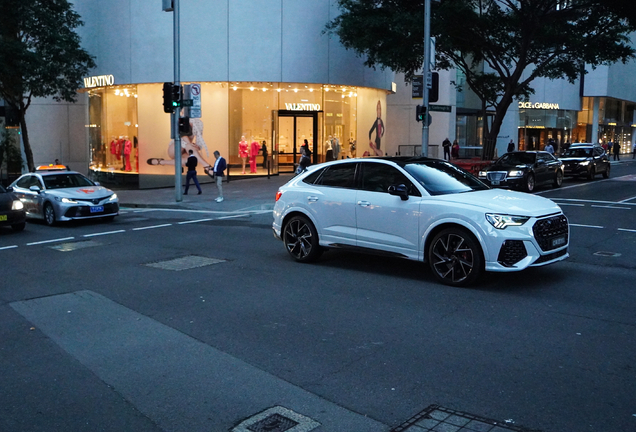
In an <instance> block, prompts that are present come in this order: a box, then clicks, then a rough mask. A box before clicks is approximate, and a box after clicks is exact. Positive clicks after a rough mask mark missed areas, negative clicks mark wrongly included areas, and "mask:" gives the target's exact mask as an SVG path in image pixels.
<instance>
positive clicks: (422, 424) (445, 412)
mask: <svg viewBox="0 0 636 432" xmlns="http://www.w3.org/2000/svg"><path fill="white" fill-rule="evenodd" d="M513 423H514V421H513V420H504V421H498V420H492V419H487V418H484V417H478V416H475V415H472V414H467V413H463V412H459V411H456V410H452V409H448V408H444V407H441V406H439V405H430V406H428V407H427V408H426V409H425V410H424V411H422V412H421V413H419V414H416V415H414V416H413V417H411V418H410V419H408V420H407V421H405V422H404V423H402V424H401V425H399V426H398V427H395V428H393V429H391V432H433V431H436V432H437V431H453V432H475V431H477V432H508V431H513V432H540V431H539V430H537V429H526V428H523V427H520V426H516V425H514V424H513Z"/></svg>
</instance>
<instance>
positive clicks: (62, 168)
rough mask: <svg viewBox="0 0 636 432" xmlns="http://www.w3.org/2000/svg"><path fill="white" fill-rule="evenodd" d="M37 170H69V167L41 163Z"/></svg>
mask: <svg viewBox="0 0 636 432" xmlns="http://www.w3.org/2000/svg"><path fill="white" fill-rule="evenodd" d="M35 170H36V171H68V168H67V167H65V166H64V165H55V164H48V165H39V166H38V167H37V168H36V169H35Z"/></svg>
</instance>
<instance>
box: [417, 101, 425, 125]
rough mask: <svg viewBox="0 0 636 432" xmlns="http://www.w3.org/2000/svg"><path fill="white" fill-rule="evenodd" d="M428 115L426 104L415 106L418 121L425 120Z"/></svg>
mask: <svg viewBox="0 0 636 432" xmlns="http://www.w3.org/2000/svg"><path fill="white" fill-rule="evenodd" d="M424 117H426V107H425V106H424V105H418V106H416V107H415V120H417V121H418V122H421V121H424Z"/></svg>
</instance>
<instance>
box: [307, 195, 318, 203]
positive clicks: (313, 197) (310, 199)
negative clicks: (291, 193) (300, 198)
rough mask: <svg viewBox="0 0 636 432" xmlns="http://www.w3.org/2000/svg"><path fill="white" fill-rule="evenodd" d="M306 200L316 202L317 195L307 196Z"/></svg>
mask: <svg viewBox="0 0 636 432" xmlns="http://www.w3.org/2000/svg"><path fill="white" fill-rule="evenodd" d="M307 201H308V202H318V197H317V196H308V197H307Z"/></svg>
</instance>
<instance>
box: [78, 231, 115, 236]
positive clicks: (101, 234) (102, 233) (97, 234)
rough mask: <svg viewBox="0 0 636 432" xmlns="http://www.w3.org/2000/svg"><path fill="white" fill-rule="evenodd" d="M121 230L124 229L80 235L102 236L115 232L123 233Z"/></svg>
mask: <svg viewBox="0 0 636 432" xmlns="http://www.w3.org/2000/svg"><path fill="white" fill-rule="evenodd" d="M123 232H126V230H117V231H107V232H101V233H94V234H84V235H83V236H82V237H95V236H103V235H108V234H117V233H123Z"/></svg>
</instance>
